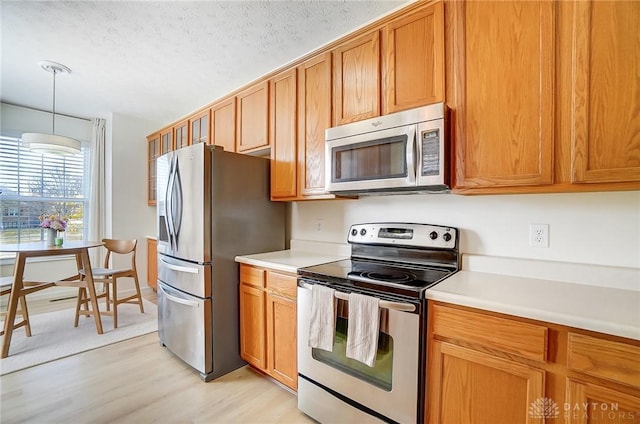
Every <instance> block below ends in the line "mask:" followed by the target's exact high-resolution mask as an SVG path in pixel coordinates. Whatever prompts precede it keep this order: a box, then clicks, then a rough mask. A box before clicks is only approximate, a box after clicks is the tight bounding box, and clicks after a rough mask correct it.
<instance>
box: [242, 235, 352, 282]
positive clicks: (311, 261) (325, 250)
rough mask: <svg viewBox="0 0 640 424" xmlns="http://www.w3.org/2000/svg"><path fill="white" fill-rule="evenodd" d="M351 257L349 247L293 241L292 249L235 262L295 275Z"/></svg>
mask: <svg viewBox="0 0 640 424" xmlns="http://www.w3.org/2000/svg"><path fill="white" fill-rule="evenodd" d="M350 256H351V248H350V247H349V246H345V245H339V244H336V245H332V244H328V243H312V244H310V243H307V242H302V241H296V240H292V241H291V249H288V250H280V251H276V252H267V253H258V254H255V255H243V256H236V258H235V260H236V262H238V263H243V264H247V265H253V266H260V267H264V268H269V269H273V270H276V271H283V272H289V273H292V274H295V273H296V272H297V271H298V268H304V267H306V266H313V265H320V264H326V263H328V262H333V261H339V260H342V259H348V258H349V257H350Z"/></svg>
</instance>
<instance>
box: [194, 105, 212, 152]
mask: <svg viewBox="0 0 640 424" xmlns="http://www.w3.org/2000/svg"><path fill="white" fill-rule="evenodd" d="M209 113H210V111H209V109H207V110H205V111H202V112H200V113H198V114H196V115H194V116H192V117H191V118H189V128H190V134H191V140H190V143H191V144H198V143H205V144H206V143H209V140H210V137H209V132H210V130H211V126H210V125H209Z"/></svg>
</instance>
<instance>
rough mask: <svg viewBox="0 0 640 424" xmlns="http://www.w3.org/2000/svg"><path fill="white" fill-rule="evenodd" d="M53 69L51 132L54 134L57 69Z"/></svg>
mask: <svg viewBox="0 0 640 424" xmlns="http://www.w3.org/2000/svg"><path fill="white" fill-rule="evenodd" d="M52 71H53V117H52V120H53V129H52V134H54V135H55V133H56V74H57V73H58V71H57V70H56V68H53V69H52Z"/></svg>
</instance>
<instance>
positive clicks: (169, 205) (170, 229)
mask: <svg viewBox="0 0 640 424" xmlns="http://www.w3.org/2000/svg"><path fill="white" fill-rule="evenodd" d="M174 168H175V156H172V158H171V164H170V166H169V178H168V179H167V192H166V193H165V196H164V198H165V203H164V204H165V206H164V209H165V211H164V213H165V216H166V217H167V231H168V233H169V246H170V248H171V251H174V250H175V249H174V242H173V239H174V229H173V216H172V215H171V211H172V209H173V205H172V203H173V199H172V195H173V190H172V187H173V178H174V175H173V174H174Z"/></svg>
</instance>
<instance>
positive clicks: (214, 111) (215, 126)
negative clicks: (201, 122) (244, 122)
mask: <svg viewBox="0 0 640 424" xmlns="http://www.w3.org/2000/svg"><path fill="white" fill-rule="evenodd" d="M211 144H215V145H216V146H222V147H223V148H224V150H226V151H227V152H235V151H236V98H235V97H230V98H228V99H226V100H223V101H221V102H219V103H216V104H215V105H213V106H212V107H211Z"/></svg>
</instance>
